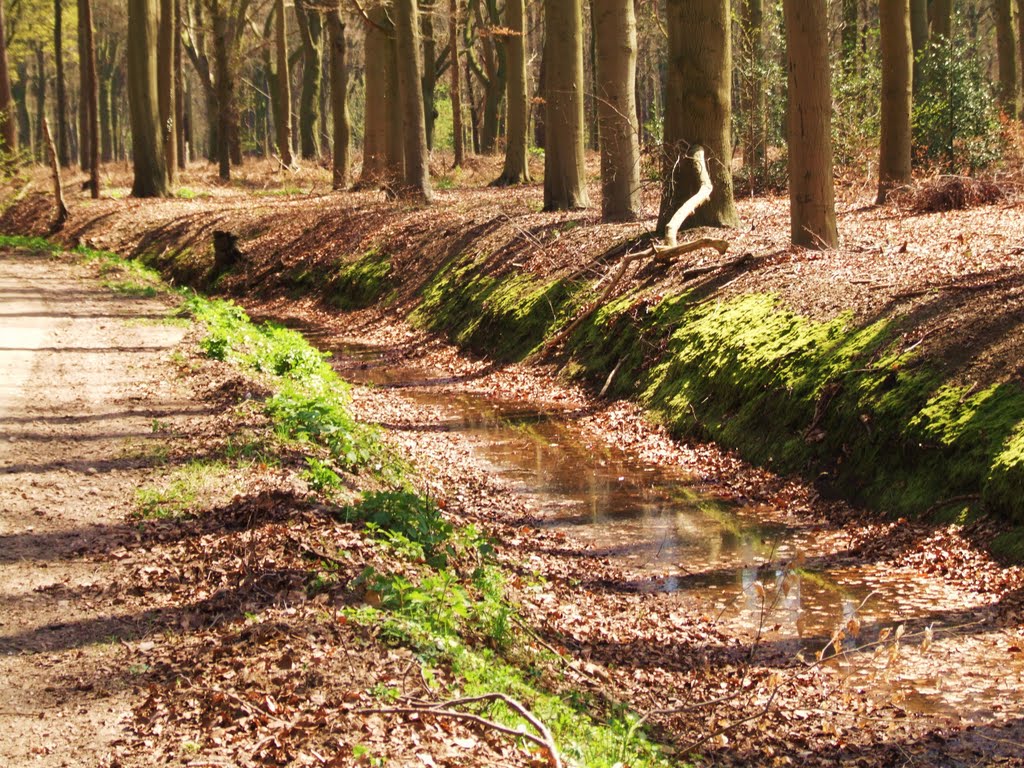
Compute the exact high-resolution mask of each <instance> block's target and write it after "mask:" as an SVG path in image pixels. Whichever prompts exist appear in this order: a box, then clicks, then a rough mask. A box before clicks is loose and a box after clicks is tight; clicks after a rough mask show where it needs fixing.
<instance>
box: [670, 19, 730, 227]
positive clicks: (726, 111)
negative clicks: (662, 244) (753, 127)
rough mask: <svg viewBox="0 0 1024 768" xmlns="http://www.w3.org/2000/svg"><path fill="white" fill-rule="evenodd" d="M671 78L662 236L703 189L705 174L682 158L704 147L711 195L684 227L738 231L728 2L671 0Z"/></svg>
mask: <svg viewBox="0 0 1024 768" xmlns="http://www.w3.org/2000/svg"><path fill="white" fill-rule="evenodd" d="M666 20H667V26H668V77H667V80H666V86H665V145H666V148H667V155H666V158H665V172H664V178H665V190H664V192H663V194H662V200H661V213H660V215H659V216H658V231H663V230H664V228H665V225H666V224H667V223H668V221H669V219H671V218H672V214H673V213H675V211H676V209H677V208H679V206H681V205H682V204H683V202H685V201H686V200H688V199H689V198H691V197H692V196H693V195H694V194H695V193H696V192H697V190H699V189H700V177H699V176H698V173H697V169H696V167H695V166H694V164H693V163H692V162H688V161H685V160H682V159H681V158H684V157H685V156H686V155H687V154H688V153H689V152H690V147H692V146H694V145H697V144H699V145H700V146H702V147H704V152H705V155H706V157H707V164H708V173H709V174H710V175H711V183H712V185H713V187H712V192H711V198H710V199H709V200H708V201H707V202H706V203H704V205H702V206H701V207H700V208H698V209H697V210H696V211H695V212H694V213H693V215H691V216H690V217H689V218H688V219H687V220H686V222H685V223H684V225H683V226H684V227H699V226H710V227H732V226H735V225H736V221H737V217H736V205H735V203H734V202H733V192H732V138H731V131H730V123H731V120H732V48H731V42H730V40H731V37H730V31H729V3H728V0H668V6H667V14H666Z"/></svg>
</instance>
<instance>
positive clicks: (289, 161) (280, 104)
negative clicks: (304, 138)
mask: <svg viewBox="0 0 1024 768" xmlns="http://www.w3.org/2000/svg"><path fill="white" fill-rule="evenodd" d="M274 7H275V8H276V11H275V14H276V15H277V24H276V25H275V27H274V30H275V36H274V39H275V41H276V46H275V47H276V50H277V72H276V74H275V75H274V79H275V85H276V90H277V102H276V104H277V112H276V113H275V114H274V120H275V121H276V128H277V151H278V154H280V156H281V162H282V163H283V164H284V166H285V167H286V168H291V167H292V165H293V163H294V162H295V160H294V158H292V87H291V82H290V81H291V78H290V77H289V74H290V73H289V71H288V30H287V28H286V26H285V24H286V22H285V15H284V0H276V2H275V3H274Z"/></svg>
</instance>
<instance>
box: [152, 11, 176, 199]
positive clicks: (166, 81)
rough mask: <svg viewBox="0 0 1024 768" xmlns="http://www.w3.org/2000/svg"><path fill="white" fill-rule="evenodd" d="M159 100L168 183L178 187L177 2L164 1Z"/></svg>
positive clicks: (161, 19)
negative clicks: (175, 110)
mask: <svg viewBox="0 0 1024 768" xmlns="http://www.w3.org/2000/svg"><path fill="white" fill-rule="evenodd" d="M156 78H157V88H159V89H160V91H159V95H158V97H157V101H158V102H159V104H160V131H161V135H162V137H163V142H164V157H165V158H166V161H167V181H168V183H169V184H170V185H171V186H174V177H175V174H176V173H177V171H178V140H177V137H176V135H175V134H176V133H177V130H176V128H175V125H176V124H175V120H174V0H160V27H159V32H158V34H157V65H156Z"/></svg>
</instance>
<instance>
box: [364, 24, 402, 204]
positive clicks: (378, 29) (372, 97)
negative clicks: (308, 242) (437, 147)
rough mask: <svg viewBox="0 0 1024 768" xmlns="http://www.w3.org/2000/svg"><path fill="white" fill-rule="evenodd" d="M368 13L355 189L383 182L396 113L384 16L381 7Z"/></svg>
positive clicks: (391, 51) (390, 44) (391, 55)
mask: <svg viewBox="0 0 1024 768" xmlns="http://www.w3.org/2000/svg"><path fill="white" fill-rule="evenodd" d="M368 14H369V17H370V20H371V22H372V23H370V24H367V25H366V27H365V30H366V38H365V43H364V50H365V52H366V54H365V55H366V67H365V75H364V78H365V79H364V88H363V90H364V92H365V93H366V105H365V108H364V111H363V167H362V170H361V171H360V173H359V181H357V182H356V185H355V186H356V188H363V187H374V186H377V185H378V184H381V183H384V182H385V180H386V178H387V176H388V173H389V165H390V163H389V158H390V154H391V153H390V151H389V150H390V148H391V142H390V141H389V136H390V133H391V130H390V129H391V125H392V124H393V123H394V122H395V120H393V119H391V116H392V115H397V114H398V113H397V112H396V111H395V105H394V96H395V93H394V91H393V90H392V87H391V86H392V84H393V82H394V80H395V78H394V76H393V75H394V60H395V56H394V47H393V40H392V39H391V38H390V35H391V31H390V25H389V22H388V19H387V14H386V13H385V11H384V9H383V8H381V7H380V6H376V7H374V8H371V9H370V10H369V11H368ZM403 172H404V167H403Z"/></svg>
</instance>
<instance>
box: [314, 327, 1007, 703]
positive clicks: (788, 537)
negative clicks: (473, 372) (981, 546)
mask: <svg viewBox="0 0 1024 768" xmlns="http://www.w3.org/2000/svg"><path fill="white" fill-rule="evenodd" d="M333 352H334V355H335V365H336V367H337V369H338V370H339V373H341V375H342V376H343V377H344V378H346V379H347V380H349V381H352V382H354V383H363V384H371V385H374V386H378V387H389V388H397V389H401V390H402V394H403V396H406V397H408V398H410V399H412V400H413V401H415V402H417V403H420V404H422V405H424V406H428V407H430V408H431V409H433V410H436V411H440V412H441V413H443V414H445V417H444V418H443V419H442V422H441V423H440V424H437V423H435V422H434V421H433V420H432V421H431V423H430V424H429V425H425V426H424V428H429V429H443V430H446V431H455V432H459V433H461V434H463V435H465V436H466V437H468V438H469V439H470V442H471V444H472V445H473V446H474V451H475V454H476V456H477V458H479V459H480V460H482V461H483V462H485V463H486V464H487V465H488V467H489V470H490V471H491V472H493V473H494V474H495V475H497V476H499V477H501V478H502V479H504V480H506V481H508V482H510V483H511V484H512V485H513V487H515V489H516V490H517V491H518V492H520V493H522V494H524V495H526V496H529V497H532V499H533V500H534V502H535V504H534V506H535V507H536V508H537V510H538V515H537V519H536V520H533V521H531V522H533V523H534V524H537V525H541V526H546V527H552V528H566V529H569V528H571V529H572V533H573V536H574V538H578V539H583V540H584V541H586V542H588V543H589V544H590V546H591V547H592V549H593V550H594V552H595V553H596V554H598V555H599V556H602V557H607V558H609V559H610V560H612V561H614V562H617V563H618V564H620V565H622V566H625V567H628V569H629V570H630V571H631V572H633V573H635V574H637V577H636V578H635V579H634V580H633V581H631V582H629V583H628V584H625V585H622V587H623V588H625V589H630V590H636V591H643V592H659V593H665V595H666V599H672V597H673V596H680V598H681V599H687V600H693V599H696V600H697V601H699V602H700V603H701V604H703V605H704V606H705V608H706V612H707V614H708V615H710V616H714V617H718V618H719V619H720V620H723V621H728V622H730V624H732V625H733V626H737V625H738V626H739V627H740V628H741V629H745V630H746V631H748V632H749V634H750V635H751V636H754V635H758V636H759V637H760V638H761V642H763V643H765V644H766V645H767V644H769V643H770V644H771V645H772V647H773V649H774V650H775V651H776V652H784V653H790V654H792V653H797V652H798V651H802V652H803V653H804V655H805V656H806V658H807V659H808V660H809V661H813V660H814V658H815V654H816V652H818V651H821V650H822V649H826V652H827V653H828V654H829V655H832V654H834V653H835V651H836V649H837V646H838V647H839V649H840V650H841V649H842V648H843V647H844V645H845V648H846V649H848V650H850V649H853V648H855V647H856V646H857V645H860V644H865V643H870V642H872V641H874V640H876V639H877V638H878V637H879V633H880V632H882V631H885V629H886V628H888V629H889V630H890V631H892V630H894V629H895V628H896V627H897V626H898V625H900V624H901V623H905V624H906V625H907V633H908V635H907V640H906V641H905V642H904V645H906V646H911V647H913V646H916V645H919V643H920V639H921V637H922V636H923V631H924V627H925V626H927V625H929V624H931V625H933V626H934V627H935V629H936V635H935V637H936V640H937V641H936V643H935V645H934V646H933V647H932V650H930V651H929V654H930V656H929V658H928V659H925V660H923V661H922V660H918V661H917V662H916V663H914V664H909V663H907V664H904V663H902V662H900V661H899V660H897V662H895V663H894V664H890V665H888V667H885V666H884V665H881V664H880V662H878V661H877V660H876V661H872V660H871V658H870V654H869V653H852V654H840V655H838V656H836V657H835V658H834V659H833V660H832V661H831V663H832V664H833V665H834V666H836V667H837V668H839V669H841V670H842V671H843V673H844V675H845V676H846V677H847V681H848V682H849V683H850V684H852V685H858V686H865V687H866V688H867V689H869V690H870V691H871V692H872V693H873V694H875V695H876V697H877V698H878V699H880V700H884V701H886V702H895V703H897V704H898V706H900V707H901V708H904V709H906V710H908V711H913V712H919V713H929V714H940V715H948V716H951V717H959V718H963V719H967V720H975V721H981V720H984V719H987V718H989V717H991V716H992V715H993V713H994V712H1000V711H1003V712H1004V713H1005V711H1006V708H1007V703H1008V702H1015V700H1016V697H1015V695H1014V688H1015V686H1017V685H1019V684H1020V683H1021V682H1022V681H1024V665H1022V664H1021V663H1020V662H1018V661H1003V660H1000V662H999V664H998V665H993V664H992V662H991V660H989V661H988V663H986V656H985V654H986V653H987V651H986V650H985V647H984V646H986V645H991V644H992V643H993V641H992V640H990V639H989V638H987V637H985V636H984V634H985V633H980V632H978V631H977V630H974V631H972V630H971V629H970V628H968V629H966V630H951V631H945V632H944V631H943V629H942V628H943V627H951V626H953V625H957V626H959V625H962V624H969V623H971V622H972V621H975V620H976V619H977V617H976V616H974V615H973V614H971V613H970V612H965V611H963V610H961V611H959V612H948V613H946V612H943V610H942V607H943V602H944V600H943V598H944V597H945V595H944V594H943V593H942V591H941V584H940V585H938V587H939V589H938V591H937V592H935V593H934V594H929V592H928V589H927V588H925V587H923V586H922V584H921V583H918V581H917V580H915V579H913V578H908V576H907V575H906V573H905V572H895V571H891V570H889V571H886V570H884V569H882V568H880V567H876V566H873V564H864V563H858V562H856V561H852V562H851V561H850V560H849V559H844V558H842V557H836V556H833V554H832V553H830V552H829V551H828V549H827V545H825V546H819V550H820V551H815V550H816V546H815V545H816V542H815V540H814V534H813V530H807V529H804V530H801V529H799V528H791V527H787V526H785V525H781V524H765V523H763V522H761V521H759V520H758V518H757V511H756V510H752V509H749V508H744V507H742V506H739V505H731V504H728V503H723V502H722V501H720V500H717V499H714V498H711V497H709V496H707V495H705V494H701V493H700V492H698V491H697V490H696V489H695V487H694V484H693V483H692V482H691V481H690V480H689V479H688V478H687V477H686V476H685V475H684V474H682V473H681V472H678V471H674V470H672V469H670V468H664V467H660V466H654V465H651V464H645V463H643V462H640V461H637V460H636V459H634V458H632V457H631V456H629V455H627V454H626V453H625V452H623V451H621V450H618V449H617V448H615V447H614V446H609V445H601V444H595V443H594V442H593V441H592V440H589V439H585V438H584V437H583V436H582V435H581V433H580V430H578V429H577V428H576V427H575V426H574V423H573V421H574V414H573V413H572V412H570V411H564V410H544V409H538V408H534V407H530V406H529V405H524V404H523V403H521V402H516V403H513V402H505V401H502V400H499V399H495V398H493V397H489V396H486V395H483V394H479V393H474V392H466V391H464V390H462V389H459V388H452V387H451V386H450V385H451V384H452V383H453V382H454V381H457V380H455V379H451V378H446V377H445V376H444V375H443V374H440V373H437V372H434V371H429V370H424V369H421V368H415V367H406V366H403V365H400V364H399V365H396V364H394V362H393V361H392V362H389V361H388V354H387V350H385V349H379V348H373V347H367V346H362V345H345V346H342V347H339V348H336V349H335V350H333ZM794 562H797V563H800V562H803V564H802V565H800V566H799V567H797V566H795V565H794ZM932 589H933V591H934V589H935V584H934V582H933V583H932ZM853 625H857V626H859V627H860V630H859V634H858V636H857V637H856V638H852V637H847V638H846V639H845V640H841V641H839V642H838V643H836V644H833V645H831V646H829V642H830V639H832V637H833V633H834V632H835V630H837V629H838V628H848V629H849V628H851V627H853ZM987 632H988V630H986V633H987ZM847 634H849V631H847ZM972 644H974V645H977V646H978V648H977V649H975V651H972V650H971V645H972ZM914 652H915V653H916V652H917V651H916V650H915V651H914ZM975 655H977V656H978V658H977V659H974V656H975ZM922 658H923V657H922ZM971 659H973V662H971V661H970V660H971ZM965 662H967V663H975V664H979V665H981V666H982V668H980V669H977V670H972V674H973V679H971V680H970V682H969V685H968V686H967V689H966V690H965V687H964V686H963V685H962V684H961V683H962V682H963V680H962V679H961V678H963V676H962V675H961V674H959V672H957V671H954V670H951V669H948V668H947V667H948V666H949V665H950V664H958V663H959V664H964V663H965Z"/></svg>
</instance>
